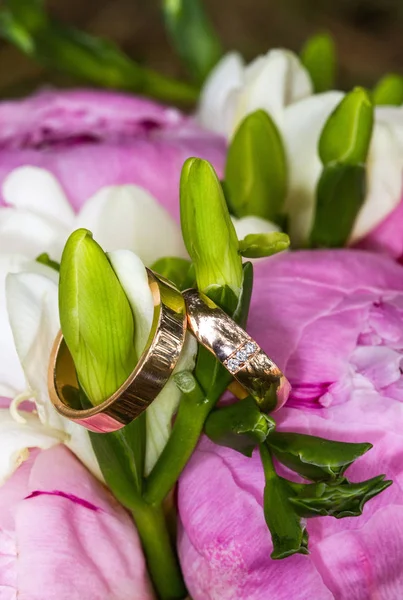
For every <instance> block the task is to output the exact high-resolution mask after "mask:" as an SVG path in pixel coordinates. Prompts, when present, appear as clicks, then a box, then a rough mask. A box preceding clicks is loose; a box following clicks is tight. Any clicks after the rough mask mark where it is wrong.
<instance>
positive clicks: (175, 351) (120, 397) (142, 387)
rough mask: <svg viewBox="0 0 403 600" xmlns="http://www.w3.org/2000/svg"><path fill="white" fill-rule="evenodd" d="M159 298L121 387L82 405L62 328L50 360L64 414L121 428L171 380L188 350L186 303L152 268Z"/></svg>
mask: <svg viewBox="0 0 403 600" xmlns="http://www.w3.org/2000/svg"><path fill="white" fill-rule="evenodd" d="M147 273H148V280H149V285H150V289H151V291H152V295H153V300H154V319H153V323H152V327H151V331H150V335H149V338H148V341H147V344H146V347H145V349H144V351H143V354H142V355H141V357H140V360H139V362H138V363H137V365H136V367H135V369H134V370H133V372H132V373H131V375H130V376H129V377H128V379H127V380H126V381H125V382H124V383H123V384H122V385H121V386H120V388H119V389H118V390H116V392H115V393H114V394H113V395H112V396H110V397H109V398H108V399H107V400H105V401H104V402H102V403H101V404H99V405H97V406H94V407H91V408H85V409H83V408H81V402H80V390H79V385H78V381H77V376H76V371H75V368H74V363H73V359H72V357H71V354H70V352H69V350H68V348H67V345H66V343H65V341H64V338H63V335H62V333H61V332H60V333H59V334H58V336H57V338H56V340H55V343H54V346H53V350H52V354H51V357H50V363H49V374H48V388H49V395H50V399H51V401H52V403H53V405H54V406H55V408H56V409H57V411H58V412H59V413H60V414H62V415H63V416H64V417H67V418H69V419H71V420H72V421H75V422H76V423H80V424H81V425H83V426H84V427H86V428H87V429H90V430H91V431H96V432H99V433H107V432H110V431H116V430H117V429H121V428H122V427H124V426H125V425H127V424H128V423H130V422H131V421H133V419H135V418H136V417H138V416H139V415H140V414H141V413H142V412H143V411H144V410H145V409H146V408H147V407H148V406H149V405H150V404H151V402H152V401H153V400H154V399H155V398H156V396H157V395H158V394H159V392H160V391H161V389H162V388H163V387H164V385H165V384H166V382H167V381H168V379H169V377H170V375H171V373H172V371H173V369H174V367H175V365H176V363H177V361H178V358H179V356H180V353H181V351H182V347H183V343H184V340H185V334H186V311H185V303H184V300H183V297H182V295H181V294H180V292H179V291H178V290H177V289H176V288H174V287H173V286H172V285H171V284H170V283H169V282H167V281H166V280H164V279H162V278H160V277H158V276H157V275H155V274H154V273H153V272H152V271H150V270H148V269H147Z"/></svg>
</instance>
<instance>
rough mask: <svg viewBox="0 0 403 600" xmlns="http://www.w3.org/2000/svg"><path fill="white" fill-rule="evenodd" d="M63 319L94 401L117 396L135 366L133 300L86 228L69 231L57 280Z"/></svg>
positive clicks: (82, 381) (83, 383)
mask: <svg viewBox="0 0 403 600" xmlns="http://www.w3.org/2000/svg"><path fill="white" fill-rule="evenodd" d="M59 312H60V323H61V328H62V332H63V335H64V338H65V340H66V344H67V346H68V348H69V350H70V352H71V355H72V357H73V360H74V364H75V367H76V370H77V374H78V378H79V381H80V384H81V386H82V388H83V390H84V392H85V394H86V395H87V397H88V399H89V400H90V402H91V403H92V404H99V403H100V402H102V401H103V400H105V399H106V398H107V397H108V396H110V395H111V394H113V393H114V392H115V391H116V390H117V388H118V387H119V386H120V385H121V384H122V383H123V382H124V381H125V380H126V379H127V377H128V376H129V375H130V373H131V371H132V369H133V367H134V365H135V364H136V355H135V351H134V345H133V340H134V321H133V315H132V312H131V308H130V305H129V302H128V300H127V298H126V295H125V293H124V291H123V288H122V286H121V284H120V283H119V280H118V278H117V276H116V275H115V272H114V270H113V269H112V266H111V264H110V262H109V260H108V258H107V256H106V254H105V253H104V251H103V250H102V248H101V247H100V246H99V245H98V244H97V243H96V242H95V241H94V240H93V239H92V234H91V232H90V231H88V230H86V229H78V230H77V231H75V232H74V233H72V234H71V236H70V237H69V239H68V240H67V243H66V246H65V248H64V251H63V255H62V260H61V265H60V283H59Z"/></svg>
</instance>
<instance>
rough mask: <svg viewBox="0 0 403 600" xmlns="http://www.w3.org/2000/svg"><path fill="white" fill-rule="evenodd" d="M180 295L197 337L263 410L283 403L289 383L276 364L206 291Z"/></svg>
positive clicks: (188, 292) (276, 407) (269, 409)
mask: <svg viewBox="0 0 403 600" xmlns="http://www.w3.org/2000/svg"><path fill="white" fill-rule="evenodd" d="M183 295H184V298H185V303H186V311H187V318H188V326H189V328H190V330H191V331H192V333H193V334H194V335H195V337H196V339H197V341H198V342H199V343H200V344H202V345H203V346H205V348H207V349H208V350H210V352H212V353H213V354H214V355H215V357H216V358H217V360H219V361H220V362H221V363H222V364H223V365H224V367H225V368H226V369H227V370H228V371H229V372H230V373H231V374H232V375H233V377H234V378H235V379H236V380H237V381H238V382H239V383H240V384H241V386H242V388H244V390H246V392H247V394H250V395H251V396H253V398H254V399H255V400H256V402H257V403H258V405H259V406H260V407H261V408H262V409H263V410H265V411H272V410H277V409H278V408H280V407H281V406H283V404H284V403H285V402H286V400H287V398H288V396H289V393H290V389H291V386H290V384H289V382H288V380H287V378H286V377H285V376H284V375H283V373H282V372H281V371H280V369H279V368H278V367H277V365H276V364H275V363H274V362H273V361H272V360H271V359H270V358H269V357H268V356H267V354H265V352H263V350H262V349H261V348H260V347H259V346H258V344H257V343H256V342H255V341H254V340H253V339H252V338H251V337H250V336H249V335H248V334H247V333H246V331H245V330H244V329H242V327H240V326H239V325H237V323H235V321H233V319H231V318H230V317H229V316H228V315H227V314H226V313H225V312H224V311H223V310H221V308H219V307H218V306H217V305H216V304H215V303H214V302H213V301H212V300H210V298H208V297H207V296H206V295H205V294H203V293H201V292H198V291H197V290H187V291H186V292H184V294H183ZM247 394H244V395H247Z"/></svg>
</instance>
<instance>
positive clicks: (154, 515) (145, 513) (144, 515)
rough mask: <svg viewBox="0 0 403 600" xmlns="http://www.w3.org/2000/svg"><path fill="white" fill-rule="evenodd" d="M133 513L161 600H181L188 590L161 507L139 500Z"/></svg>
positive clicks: (133, 506) (133, 508)
mask: <svg viewBox="0 0 403 600" xmlns="http://www.w3.org/2000/svg"><path fill="white" fill-rule="evenodd" d="M131 512H132V515H133V518H134V521H135V524H136V527H137V531H138V533H139V536H140V539H141V542H142V544H143V550H144V553H145V556H146V559H147V565H148V569H149V572H150V575H151V579H152V581H153V583H154V587H155V590H156V592H157V595H158V598H159V599H160V600H182V599H183V598H185V596H186V593H187V592H186V587H185V584H184V582H183V578H182V575H181V571H180V567H179V562H178V559H177V557H176V554H175V550H174V548H173V546H172V543H171V539H170V536H169V532H168V529H167V525H166V521H165V516H164V512H163V510H162V507H161V506H151V505H149V504H147V503H146V502H144V501H142V500H140V499H139V500H136V501H135V502H134V503H133V505H132V506H131Z"/></svg>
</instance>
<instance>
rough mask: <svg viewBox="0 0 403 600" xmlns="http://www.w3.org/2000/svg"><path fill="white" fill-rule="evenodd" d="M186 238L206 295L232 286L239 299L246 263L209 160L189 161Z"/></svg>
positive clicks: (184, 194) (184, 193)
mask: <svg viewBox="0 0 403 600" xmlns="http://www.w3.org/2000/svg"><path fill="white" fill-rule="evenodd" d="M180 208H181V224H182V235H183V239H184V242H185V245H186V248H187V251H188V252H189V255H190V257H191V259H192V261H193V264H194V267H195V271H196V280H197V285H198V287H199V289H200V290H202V291H204V292H205V293H206V294H209V292H211V291H212V289H214V288H218V287H225V286H228V287H229V288H230V289H231V290H232V292H233V293H234V294H235V296H236V297H238V296H239V294H240V291H241V285H242V260H241V258H240V256H239V254H238V238H237V235H236V232H235V229H234V226H233V224H232V221H231V218H230V215H229V212H228V209H227V205H226V203H225V199H224V194H223V191H222V188H221V185H220V182H219V180H218V178H217V175H216V173H215V171H214V169H213V167H212V166H211V165H210V163H209V162H207V161H206V160H202V159H200V158H189V159H188V160H187V161H186V162H185V164H184V165H183V169H182V175H181V182H180Z"/></svg>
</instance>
